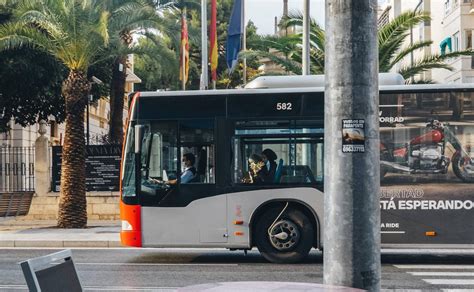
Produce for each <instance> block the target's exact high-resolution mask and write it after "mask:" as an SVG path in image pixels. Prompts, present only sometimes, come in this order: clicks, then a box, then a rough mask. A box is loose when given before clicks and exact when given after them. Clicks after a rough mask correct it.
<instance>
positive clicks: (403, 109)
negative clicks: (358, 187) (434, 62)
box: [379, 92, 474, 244]
mask: <svg viewBox="0 0 474 292" xmlns="http://www.w3.org/2000/svg"><path fill="white" fill-rule="evenodd" d="M379 121H380V140H381V144H380V161H381V165H380V172H381V174H380V178H381V194H380V208H381V211H382V221H381V231H382V242H383V243H415V244H440V243H441V244H474V233H472V232H471V231H472V230H474V203H473V201H474V160H473V159H474V93H465V92H444V93H443V92H436V93H410V94H382V93H381V94H380V111H379Z"/></svg>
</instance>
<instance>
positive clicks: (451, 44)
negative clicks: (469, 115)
mask: <svg viewBox="0 0 474 292" xmlns="http://www.w3.org/2000/svg"><path fill="white" fill-rule="evenodd" d="M407 10H416V11H424V12H426V13H429V15H430V16H431V21H426V22H424V23H422V24H420V25H417V26H415V27H413V29H412V30H411V33H410V36H409V37H408V39H407V42H408V43H414V42H417V41H423V40H432V41H433V44H432V45H431V47H427V48H425V49H424V50H420V51H417V52H415V53H414V54H413V55H410V56H407V57H406V58H405V59H404V60H403V62H401V63H400V64H399V65H398V68H394V70H398V69H399V68H400V66H406V65H411V64H413V63H414V62H416V60H419V59H421V58H423V57H424V56H427V55H429V54H440V53H442V52H443V51H444V52H455V51H460V50H469V49H472V48H473V47H474V42H473V37H472V36H473V31H474V3H473V0H387V1H385V2H384V3H382V5H381V7H380V13H379V25H382V24H384V23H386V22H388V21H389V20H392V19H394V18H395V17H396V16H398V15H400V14H401V13H403V12H404V11H407ZM445 62H446V63H447V64H448V65H450V66H451V67H452V68H453V70H452V71H449V70H445V69H433V70H429V71H426V72H425V73H423V74H422V75H421V76H418V79H425V80H432V81H434V82H436V83H473V82H474V58H473V57H472V56H460V57H456V58H451V59H449V60H446V61H445Z"/></svg>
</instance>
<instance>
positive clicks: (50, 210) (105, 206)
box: [24, 192, 120, 220]
mask: <svg viewBox="0 0 474 292" xmlns="http://www.w3.org/2000/svg"><path fill="white" fill-rule="evenodd" d="M119 203H120V196H119V192H88V193H87V219H88V220H118V219H120V206H119ZM58 205H59V193H47V194H46V195H43V196H38V195H36V194H35V196H34V197H33V201H32V203H31V207H30V211H29V212H28V215H27V216H26V217H25V218H24V219H25V220H28V219H30V220H55V219H57V218H58Z"/></svg>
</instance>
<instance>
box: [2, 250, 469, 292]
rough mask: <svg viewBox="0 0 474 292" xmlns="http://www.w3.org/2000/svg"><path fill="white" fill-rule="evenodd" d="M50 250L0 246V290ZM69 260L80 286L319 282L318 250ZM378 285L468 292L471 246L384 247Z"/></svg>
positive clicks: (93, 255)
mask: <svg viewBox="0 0 474 292" xmlns="http://www.w3.org/2000/svg"><path fill="white" fill-rule="evenodd" d="M55 251H57V250H55V249H18V248H15V249H0V291H26V282H25V280H24V277H23V274H22V272H21V269H20V267H19V265H18V262H20V261H23V260H26V259H29V258H33V257H38V256H42V255H46V254H49V253H52V252H55ZM73 259H74V261H75V263H76V267H77V269H78V273H79V277H80V279H81V282H82V285H83V287H84V288H85V290H86V291H173V290H175V289H177V288H179V287H184V286H189V285H196V284H203V283H212V282H230V281H280V282H310V283H322V282H323V278H322V277H323V265H322V254H321V253H319V252H312V253H311V255H310V257H309V258H308V260H307V262H305V263H302V264H297V265H278V264H270V263H267V262H266V261H265V260H264V259H263V258H262V257H261V256H260V255H259V254H258V252H256V251H251V252H249V254H248V255H246V256H245V255H244V254H243V252H242V251H227V250H220V249H141V250H140V249H110V248H109V249H73ZM382 289H383V290H385V291H394V290H392V289H397V290H398V289H400V290H401V289H423V290H425V291H474V250H465V251H462V250H444V251H441V252H438V253H436V254H435V253H432V252H430V253H426V252H420V251H415V250H411V251H410V250H409V251H398V252H397V251H391V252H384V254H383V257H382ZM446 289H447V290H446ZM451 289H453V290H451ZM454 289H456V290H454ZM395 291H396V290H395Z"/></svg>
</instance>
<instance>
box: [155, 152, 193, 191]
mask: <svg viewBox="0 0 474 292" xmlns="http://www.w3.org/2000/svg"><path fill="white" fill-rule="evenodd" d="M181 161H182V162H183V164H184V167H185V169H184V171H183V172H182V173H181V183H182V184H187V183H191V182H193V181H194V179H195V178H196V167H194V163H195V162H196V157H195V156H194V154H192V153H185V154H184V155H183V159H182V160H181ZM150 180H151V181H152V182H154V183H160V184H161V183H167V184H171V185H173V184H176V183H177V182H178V180H177V179H170V180H168V181H161V180H157V179H153V178H151V179H150Z"/></svg>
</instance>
